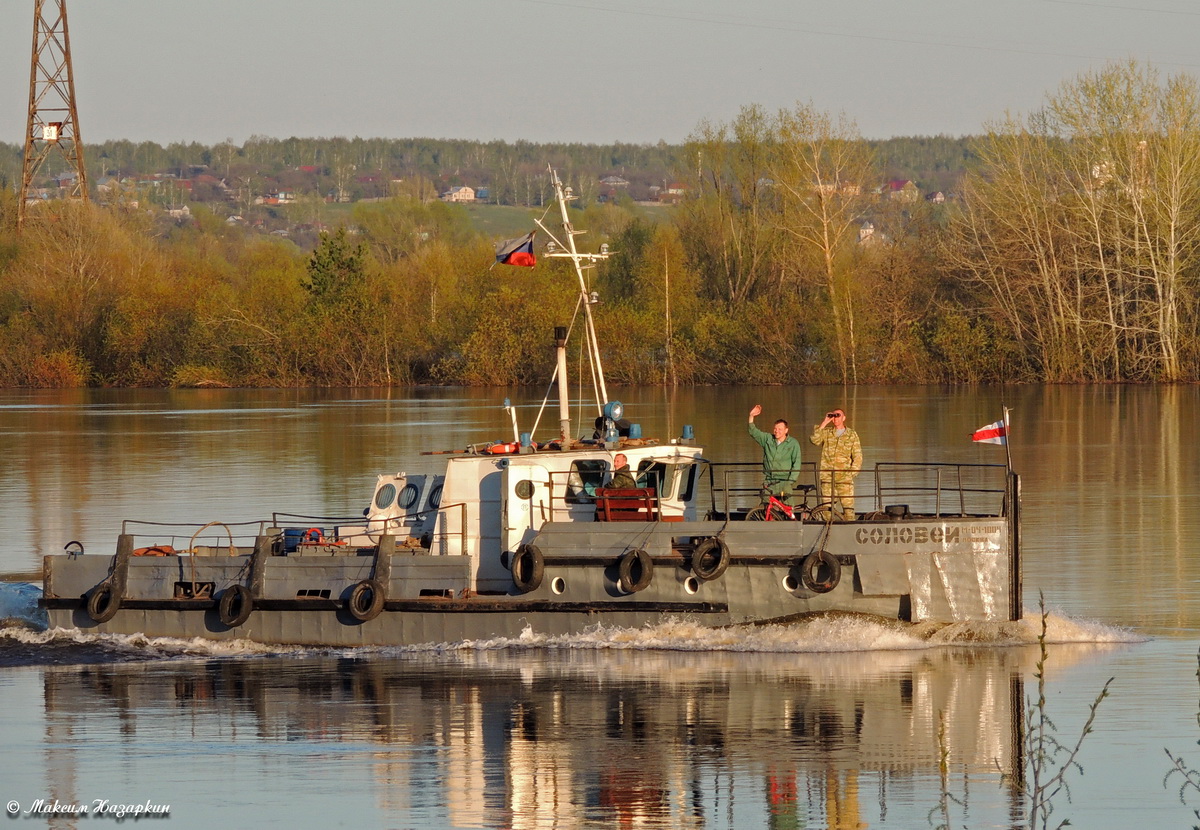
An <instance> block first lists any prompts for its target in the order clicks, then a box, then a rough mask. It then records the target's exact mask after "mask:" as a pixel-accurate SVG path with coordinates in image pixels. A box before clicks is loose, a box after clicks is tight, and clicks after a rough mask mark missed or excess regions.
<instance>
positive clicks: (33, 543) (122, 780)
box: [0, 386, 1200, 828]
mask: <svg viewBox="0 0 1200 830" xmlns="http://www.w3.org/2000/svg"><path fill="white" fill-rule="evenodd" d="M613 391H614V392H616V393H617V396H619V397H621V398H622V399H623V400H625V401H626V404H627V415H626V417H627V418H629V419H630V420H631V421H635V422H638V423H641V424H642V426H643V432H644V434H645V435H647V436H652V437H659V438H663V439H665V438H667V437H670V436H674V435H679V434H680V433H681V432H682V430H683V428H684V425H691V426H692V427H693V429H694V431H695V435H696V438H697V440H698V441H699V442H701V443H702V444H704V445H705V446H706V455H707V457H709V458H710V459H712V460H714V461H747V460H749V461H752V460H755V458H756V457H757V455H758V451H757V448H756V447H755V446H754V445H753V443H752V442H751V441H750V440H749V438H747V437H746V435H745V426H744V423H745V418H746V412H747V411H748V409H749V408H750V406H751V405H752V404H754V403H761V404H762V405H763V407H764V413H763V416H762V419H761V420H760V425H764V424H765V425H769V424H770V422H771V421H773V420H774V419H775V418H776V417H784V418H788V419H789V420H790V421H791V424H792V431H793V434H795V435H796V436H797V437H798V438H800V439H801V440H802V444H803V445H804V446H805V447H806V455H805V457H806V458H812V457H813V455H814V453H812V452H810V450H812V449H813V448H812V447H811V445H808V444H807V441H805V440H804V439H805V436H806V435H807V433H808V431H809V430H810V429H811V427H812V424H813V423H815V422H816V421H819V420H820V416H821V415H822V414H823V413H824V412H825V411H826V410H827V409H829V408H830V407H833V406H842V407H845V408H846V410H847V412H848V413H849V424H850V425H851V426H853V427H855V428H856V429H857V430H858V431H859V434H860V436H861V438H862V442H863V448H864V454H865V456H866V460H867V463H868V464H870V463H873V462H875V461H923V460H933V461H948V462H999V463H1003V461H1004V459H1005V449H1004V448H1003V447H999V446H994V445H983V444H974V443H972V442H971V441H970V440H969V434H970V433H971V432H972V431H973V430H975V429H977V428H979V427H981V426H983V425H985V424H987V423H989V422H991V421H994V420H996V419H997V418H999V417H1000V413H1001V408H1002V406H1004V405H1007V406H1009V407H1010V408H1011V410H1012V422H1013V427H1012V435H1013V437H1012V443H1011V445H1010V448H1009V449H1010V450H1011V454H1012V463H1013V466H1014V467H1015V469H1016V470H1017V471H1018V472H1020V473H1021V474H1022V477H1023V487H1024V502H1023V503H1024V570H1025V606H1026V617H1027V619H1026V623H1025V626H1024V628H1023V629H1020V630H1019V631H1018V632H1017V633H1016V634H1014V633H1013V632H1012V631H1007V632H1005V633H1004V634H1003V636H1001V635H1000V633H998V631H996V630H991V629H989V628H988V627H986V626H977V627H966V626H961V627H955V628H952V629H950V630H947V631H944V632H942V633H940V634H939V635H938V636H937V637H935V638H934V639H933V640H929V639H927V638H925V637H924V636H922V634H921V633H920V632H916V631H914V630H912V629H909V628H907V627H905V626H900V625H885V624H880V623H878V622H871V621H867V620H861V619H851V618H827V619H819V620H815V621H811V622H808V623H804V624H798V625H795V626H790V627H765V628H760V629H751V630H746V631H718V632H711V631H705V630H699V629H694V628H692V627H690V626H689V625H686V624H684V623H681V622H676V623H668V624H664V625H662V626H658V627H656V628H653V629H645V630H638V631H618V630H604V629H597V630H594V631H591V632H588V633H587V634H586V635H581V636H578V637H572V638H557V639H550V638H545V637H541V636H540V635H538V634H537V632H528V633H527V636H524V637H521V638H519V639H517V640H513V641H498V640H497V641H488V642H471V643H438V644H429V645H427V646H423V647H419V648H405V649H401V648H395V649H371V650H367V651H345V650H339V651H330V650H321V649H295V648H267V647H262V646H256V645H253V644H248V643H233V644H224V645H220V646H215V645H212V644H207V643H199V642H180V641H170V640H147V639H145V638H140V637H119V638H118V637H109V638H91V639H88V638H80V637H75V636H72V635H70V634H66V633H62V632H46V631H39V630H36V628H37V626H36V624H35V625H33V626H32V628H31V627H30V626H25V625H20V624H16V623H13V624H10V625H9V626H8V627H7V628H4V629H0V734H3V735H4V746H5V749H6V752H7V755H8V757H7V758H6V759H5V762H4V765H3V766H4V768H5V772H4V775H2V776H0V800H2V801H4V802H6V803H7V804H8V807H9V809H10V815H13V813H12V812H11V811H13V810H15V814H18V815H20V816H23V817H24V818H23V820H21V821H20V822H19V825H18V826H42V825H46V826H52V827H80V826H84V827H86V826H91V825H92V824H94V823H95V822H98V821H100V822H102V821H110V820H111V821H114V822H116V821H117V820H118V814H119V813H121V812H122V808H124V807H128V808H130V810H131V811H132V810H134V809H135V808H137V807H139V806H140V807H141V808H142V809H145V810H149V811H151V812H153V811H154V810H161V809H164V808H165V807H166V806H167V805H169V811H170V812H169V819H166V820H167V821H170V823H171V826H173V827H208V826H212V825H216V824H222V825H226V826H258V827H294V826H297V825H302V826H310V825H314V824H316V823H321V824H328V825H331V826H343V825H344V826H358V827H395V828H443V827H454V828H459V827H461V828H475V827H480V828H509V827H513V828H517V827H520V828H543V827H544V828H559V827H561V828H573V827H588V826H590V827H613V826H629V827H635V826H636V827H663V828H666V827H696V828H702V827H703V828H746V827H773V828H795V827H836V828H861V827H897V828H909V827H933V826H937V825H941V824H946V823H948V824H949V825H950V826H953V827H962V826H968V827H972V828H976V827H1011V826H1026V824H1027V818H1028V815H1027V811H1028V799H1027V797H1026V796H1025V795H1023V793H1022V788H1029V787H1032V786H1035V783H1036V782H1035V781H1034V779H1033V776H1032V775H1031V774H1029V771H1030V769H1031V766H1030V761H1031V754H1030V751H1029V750H1030V746H1029V741H1028V740H1027V739H1026V738H1025V737H1024V734H1025V730H1024V728H1023V727H1024V724H1025V722H1026V719H1027V718H1028V717H1029V716H1030V715H1036V714H1037V712H1038V710H1037V708H1036V706H1035V705H1034V703H1033V701H1036V700H1037V696H1038V684H1039V679H1038V675H1039V670H1038V663H1039V658H1040V648H1039V645H1038V631H1039V628H1040V625H1041V622H1042V619H1043V617H1042V615H1040V614H1039V611H1038V603H1039V596H1042V597H1044V603H1045V607H1046V614H1045V616H1044V619H1045V621H1046V625H1047V638H1046V639H1047V640H1048V641H1049V642H1048V643H1047V645H1046V646H1045V650H1046V656H1045V662H1044V672H1042V674H1043V676H1044V682H1045V700H1046V704H1045V707H1046V714H1048V715H1049V716H1050V718H1051V719H1052V720H1053V723H1054V725H1055V727H1057V730H1058V731H1057V733H1056V734H1057V737H1058V739H1059V740H1060V741H1061V742H1062V744H1064V745H1067V746H1073V745H1074V744H1075V742H1076V740H1077V739H1078V737H1079V735H1080V733H1081V730H1082V729H1083V727H1084V724H1085V723H1086V721H1087V718H1088V716H1089V712H1090V707H1091V706H1092V705H1093V703H1094V702H1095V701H1096V699H1097V697H1098V696H1099V695H1100V692H1101V690H1102V689H1103V688H1104V685H1105V682H1106V681H1108V680H1109V678H1112V683H1111V685H1110V687H1109V695H1108V697H1107V698H1105V699H1104V700H1102V701H1101V702H1100V703H1099V705H1098V707H1097V710H1096V715H1095V721H1094V724H1093V731H1092V732H1091V734H1089V735H1087V737H1086V738H1085V739H1084V741H1083V743H1082V745H1081V748H1080V751H1079V754H1078V756H1077V760H1078V762H1079V764H1080V765H1081V766H1082V773H1081V772H1080V771H1079V770H1074V771H1072V772H1071V773H1070V774H1069V775H1068V778H1067V781H1068V783H1069V785H1070V792H1069V798H1068V793H1067V792H1065V791H1064V792H1060V793H1059V794H1058V795H1057V796H1055V797H1054V799H1053V801H1052V805H1053V807H1054V813H1053V816H1052V820H1051V824H1052V825H1057V824H1058V823H1059V822H1060V821H1061V820H1063V819H1070V821H1071V823H1072V825H1074V826H1080V827H1094V828H1125V827H1129V826H1134V825H1139V824H1143V825H1146V826H1162V827H1167V826H1170V827H1188V826H1191V824H1192V823H1195V821H1196V820H1197V817H1196V814H1195V813H1194V809H1195V808H1200V792H1197V791H1196V790H1194V789H1192V790H1185V791H1184V792H1183V799H1182V800H1181V797H1180V786H1181V785H1182V784H1183V783H1184V781H1185V779H1184V778H1183V777H1182V776H1179V775H1177V774H1176V775H1171V776H1169V777H1168V773H1169V772H1170V770H1171V768H1172V760H1171V758H1170V757H1168V754H1167V753H1168V752H1170V753H1171V754H1172V755H1175V756H1181V757H1182V759H1183V762H1184V764H1185V765H1187V766H1188V767H1189V768H1190V767H1191V766H1192V765H1195V766H1196V767H1200V747H1198V741H1200V722H1198V710H1200V686H1198V683H1197V675H1196V672H1197V647H1198V644H1200V637H1198V635H1200V617H1198V609H1200V591H1198V590H1197V576H1198V575H1200V557H1198V556H1197V553H1200V499H1198V498H1197V496H1198V493H1200V486H1198V485H1200V444H1198V443H1197V442H1196V441H1194V440H1193V434H1194V430H1195V424H1197V423H1200V389H1197V388H1196V387H1171V388H1156V387H1127V386H1096V387H1038V386H1030V387H1009V388H985V389H978V388H974V389H959V388H926V387H920V388H917V387H859V388H856V389H849V390H843V389H841V388H833V387H772V388H764V389H755V388H737V389H730V388H700V389H681V390H674V391H672V390H662V389H621V390H613ZM505 394H506V393H505V392H504V391H503V390H458V389H419V390H365V391H364V390H354V391H320V392H312V391H278V390H267V391H241V390H236V391H229V390H173V391H160V390H155V391H144V390H138V391H128V390H122V391H111V390H106V391H97V390H89V391H68V392H41V391H39V392H5V393H0V505H2V507H0V509H2V510H3V516H4V522H3V528H4V531H5V532H4V533H3V534H2V535H0V574H5V575H6V576H5V577H4V579H5V580H6V581H5V582H4V583H2V584H0V617H12V618H23V617H30V616H36V615H34V614H32V612H31V611H30V608H31V606H32V603H33V601H34V599H35V598H36V581H37V579H38V571H39V569H40V557H41V556H42V555H43V554H46V553H53V552H58V551H60V550H61V549H62V547H63V545H64V544H65V543H66V542H68V541H70V540H78V541H80V542H82V543H83V545H84V546H85V548H86V549H87V550H88V552H89V553H107V552H109V551H111V549H112V547H113V545H114V543H115V539H116V536H117V533H118V532H119V530H120V522H121V520H122V519H127V518H136V519H151V520H166V521H188V522H205V521H209V520H223V521H233V520H248V519H258V518H262V517H263V516H266V515H268V514H269V513H270V512H271V511H272V510H286V511H287V512H291V513H298V514H309V515H354V514H356V513H359V512H361V510H362V508H363V507H365V506H366V503H367V499H368V498H369V497H370V493H371V488H372V485H373V483H374V478H375V475H376V474H377V473H379V472H395V471H398V470H406V471H408V472H424V473H435V472H438V471H439V468H440V466H441V460H440V457H439V456H437V455H422V454H421V453H422V451H423V450H456V449H461V448H462V447H464V446H465V445H466V444H468V443H471V442H475V441H481V440H487V439H493V440H497V439H502V438H505V439H507V438H508V436H511V434H512V426H511V424H510V423H509V421H508V416H507V415H506V414H505V412H504V411H503V409H502V406H501V405H502V401H503V397H504V395H505ZM508 394H511V396H512V398H513V400H514V402H515V403H516V404H517V412H518V420H519V426H520V430H521V431H530V429H531V427H532V426H533V424H534V422H535V419H536V418H537V417H538V412H539V404H540V399H541V396H540V395H539V394H536V393H533V392H530V391H528V390H513V391H511V392H510V393H508ZM584 417H585V418H586V416H584ZM589 420H590V419H589ZM556 421H557V413H556V412H555V411H554V410H553V409H550V410H547V412H546V413H545V414H544V415H543V416H542V417H541V421H540V424H539V426H538V430H537V434H536V436H535V437H539V438H542V439H543V440H544V439H545V438H547V437H550V434H551V433H552V432H554V431H555V429H556ZM30 583H33V584H30ZM35 623H36V621H35ZM1041 746H1042V747H1043V748H1045V747H1047V746H1049V744H1048V743H1046V742H1043V743H1042V744H1041ZM1164 750H1166V751H1164ZM1164 778H1165V779H1166V781H1165V785H1164ZM83 808H87V810H88V814H87V815H83V816H81V815H75V816H74V817H73V816H72V815H71V814H72V812H75V813H79V812H81V811H82V809H83ZM54 809H57V811H58V812H57V813H55V814H51V811H52V810H54ZM159 820H160V819H156V818H145V819H142V821H148V822H156V821H159Z"/></svg>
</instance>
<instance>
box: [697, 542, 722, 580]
mask: <svg viewBox="0 0 1200 830" xmlns="http://www.w3.org/2000/svg"><path fill="white" fill-rule="evenodd" d="M728 567H729V545H727V544H725V540H724V539H718V538H717V537H716V536H713V537H711V538H708V539H705V540H704V541H703V542H701V543H700V544H698V545H696V549H695V550H694V551H693V552H692V573H693V574H695V575H696V578H697V579H699V580H700V581H701V582H710V581H712V580H714V579H718V578H720V576H721V575H722V574H724V573H725V570H726V568H728Z"/></svg>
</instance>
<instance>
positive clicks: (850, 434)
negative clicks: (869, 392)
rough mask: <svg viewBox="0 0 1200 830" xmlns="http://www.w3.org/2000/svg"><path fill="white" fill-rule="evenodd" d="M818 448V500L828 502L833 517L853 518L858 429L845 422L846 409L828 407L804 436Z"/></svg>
mask: <svg viewBox="0 0 1200 830" xmlns="http://www.w3.org/2000/svg"><path fill="white" fill-rule="evenodd" d="M808 440H810V441H812V442H813V443H814V444H816V445H817V446H818V447H820V448H821V464H820V474H819V476H818V479H817V480H818V483H819V485H820V493H821V501H823V502H831V503H832V504H833V512H834V516H835V517H836V518H840V519H842V521H846V522H852V521H854V479H855V478H856V477H857V476H858V471H859V470H861V469H862V444H861V443H860V442H859V440H858V433H857V432H855V431H854V430H852V429H850V428H849V427H848V426H846V413H845V412H844V411H843V410H841V409H831V410H829V412H827V413H826V414H825V420H824V421H822V422H821V423H819V424H817V426H816V427H814V428H813V434H812V436H811V437H810V438H809V439H808Z"/></svg>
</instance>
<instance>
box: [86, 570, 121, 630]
mask: <svg viewBox="0 0 1200 830" xmlns="http://www.w3.org/2000/svg"><path fill="white" fill-rule="evenodd" d="M120 609H121V598H120V597H119V596H117V593H116V591H114V590H113V587H112V583H110V582H109V581H108V580H105V581H104V582H101V583H100V584H99V585H97V586H96V587H95V588H93V589H92V593H91V594H89V595H88V601H87V613H88V616H89V617H91V618H92V619H93V620H95V621H96V622H98V623H102V622H108V621H109V620H111V619H112V618H113V617H115V616H116V615H117V611H119V610H120Z"/></svg>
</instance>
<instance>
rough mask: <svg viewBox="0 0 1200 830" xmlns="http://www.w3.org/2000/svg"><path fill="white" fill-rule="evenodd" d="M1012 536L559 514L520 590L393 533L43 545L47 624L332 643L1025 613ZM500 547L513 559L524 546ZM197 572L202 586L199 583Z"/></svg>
mask: <svg viewBox="0 0 1200 830" xmlns="http://www.w3.org/2000/svg"><path fill="white" fill-rule="evenodd" d="M709 540H720V542H721V543H723V546H724V551H722V553H723V554H724V556H725V560H724V566H723V567H719V568H714V567H708V568H705V567H701V566H700V564H698V562H697V561H696V559H697V550H698V549H700V548H701V547H702V546H704V545H706V544H707V547H708V548H709V550H710V551H718V550H720V548H719V546H718V545H717V543H716V542H715V541H709ZM389 541H390V540H389ZM1011 542H1012V540H1011V538H1010V534H1009V528H1008V524H1007V522H1006V521H1005V520H1004V519H1003V518H995V517H982V518H970V517H967V518H936V519H935V518H926V519H921V518H919V517H918V518H913V519H906V520H899V521H887V520H884V521H860V522H853V523H847V524H823V523H807V524H805V523H799V522H729V523H725V522H647V523H641V522H632V523H604V522H594V523H587V522H558V523H549V524H547V525H545V526H544V527H543V528H542V529H541V531H540V532H539V533H538V535H537V537H536V538H535V539H534V540H533V544H532V545H531V548H534V549H536V555H537V557H538V563H537V564H538V576H539V579H538V580H537V584H536V585H532V584H530V580H524V581H523V584H522V588H523V589H525V590H524V592H522V590H521V589H518V587H517V586H516V585H515V584H514V585H513V586H512V587H511V588H510V589H509V590H508V591H507V592H506V593H503V594H500V593H494V594H489V595H480V594H476V593H473V591H472V589H471V584H472V583H471V579H472V576H471V575H472V566H471V565H472V563H471V562H470V557H468V556H445V555H436V554H432V553H430V552H429V551H425V550H417V551H410V550H404V549H393V548H392V547H391V546H390V545H389V547H388V548H387V550H388V551H392V550H394V551H395V552H391V553H389V554H388V555H386V556H385V555H381V554H380V552H379V551H378V550H374V549H370V548H364V549H361V550H353V551H345V550H340V551H332V552H326V553H324V555H307V556H296V555H278V554H276V553H273V554H272V555H265V556H259V557H258V560H259V561H258V566H257V567H256V554H255V553H253V552H252V551H249V550H246V549H239V551H237V552H235V555H228V552H227V551H226V552H224V553H223V554H222V555H217V554H216V552H213V553H212V554H210V555H190V556H189V555H182V556H163V557H159V556H153V557H149V556H127V557H126V558H125V564H124V565H123V566H122V567H118V565H119V562H120V559H121V556H120V554H118V555H117V556H114V557H109V556H95V555H76V556H71V555H54V556H48V557H46V559H45V563H44V573H45V583H44V585H45V595H44V597H43V600H42V604H43V605H44V606H45V607H46V609H47V612H48V614H49V617H50V624H51V626H53V627H59V628H74V629H79V630H81V631H85V632H94V633H106V634H145V635H147V636H152V637H179V638H196V637H198V638H204V639H215V640H224V639H250V640H254V641H259V642H264V643H278V644H295V645H321V646H391V645H415V644H423V643H448V642H457V641H462V640H487V639H492V638H498V637H506V638H516V637H521V636H523V635H525V634H529V633H532V634H535V635H543V636H558V635H569V634H578V633H581V632H583V631H586V630H588V629H592V628H595V627H596V626H598V625H601V626H608V627H622V628H630V627H643V626H647V625H655V624H659V623H662V622H665V621H668V620H672V619H675V620H683V621H688V622H691V623H695V624H699V625H704V626H714V627H715V626H728V625H739V624H764V623H773V622H774V623H780V622H787V621H789V620H793V619H796V618H798V617H803V616H806V615H811V614H819V613H828V612H852V613H862V614H870V615H874V616H878V617H882V618H886V619H894V620H905V621H913V622H925V621H932V622H956V621H1002V620H1008V619H1012V618H1015V617H1016V616H1019V597H1014V596H1013V593H1012V591H1011V590H1010V587H1011V586H1012V585H1014V584H1019V580H1017V579H1015V578H1014V573H1015V569H1016V565H1017V563H1016V562H1014V559H1013V553H1012V551H1013V545H1012V544H1011ZM631 551H640V552H642V553H640V554H637V555H638V556H639V557H641V558H640V559H639V561H638V562H637V563H636V564H637V565H639V566H640V568H641V569H640V570H638V571H636V576H637V579H636V580H634V582H635V583H636V584H633V585H631V584H630V582H631V577H630V572H629V571H630V568H629V562H628V561H626V560H627V559H628V557H630V556H632V555H634V554H631ZM503 559H504V560H505V565H506V566H511V565H512V561H511V559H512V554H505V555H504V556H503ZM818 560H820V561H818ZM623 563H624V564H623ZM820 567H824V568H825V570H823V571H820ZM830 568H832V570H833V571H835V572H836V574H831V573H830ZM645 570H649V571H650V573H649V575H647V574H645V573H644V571H645ZM714 570H719V571H720V573H717V574H715V575H714V574H713V573H712V571H714ZM119 571H123V574H122V577H121V579H120V580H119V583H120V598H119V600H118V601H117V605H118V607H117V609H116V611H115V613H114V614H112V615H111V618H110V619H105V620H104V621H98V620H97V619H95V618H94V615H93V613H90V612H89V608H88V599H89V597H90V596H91V595H92V594H93V593H94V592H95V591H96V590H97V589H98V588H99V587H100V586H103V585H106V584H108V585H113V584H114V575H115V574H117V573H118V572H119ZM818 572H820V573H821V576H820V577H819V578H816V579H814V577H815V576H816V574H817V573H818ZM698 574H701V575H702V576H703V578H701V576H698ZM371 579H377V581H378V584H379V585H380V586H381V589H382V593H383V602H382V605H381V607H380V608H379V609H378V611H377V615H374V616H373V617H372V618H370V619H365V620H364V619H360V618H359V617H358V616H356V615H355V614H354V613H352V612H351V595H352V593H353V592H354V590H355V586H357V585H359V584H361V583H363V582H364V581H366V580H371ZM196 586H204V587H203V590H201V591H192V590H191V589H193V588H195V587H196ZM232 586H246V589H247V591H248V592H249V594H250V602H251V605H252V610H251V611H250V613H249V615H248V616H247V617H246V619H245V620H244V621H243V622H240V623H239V624H226V623H225V622H222V613H221V609H220V607H219V603H220V598H221V597H222V595H223V594H224V593H225V592H226V591H229V590H230V589H231V587H232ZM192 593H199V594H200V595H199V596H195V597H193V596H191V594H192ZM1014 609H1017V613H1015V614H1014ZM98 616H102V617H103V616H106V615H103V614H102V615H98ZM225 616H226V617H228V614H226V615H225Z"/></svg>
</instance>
